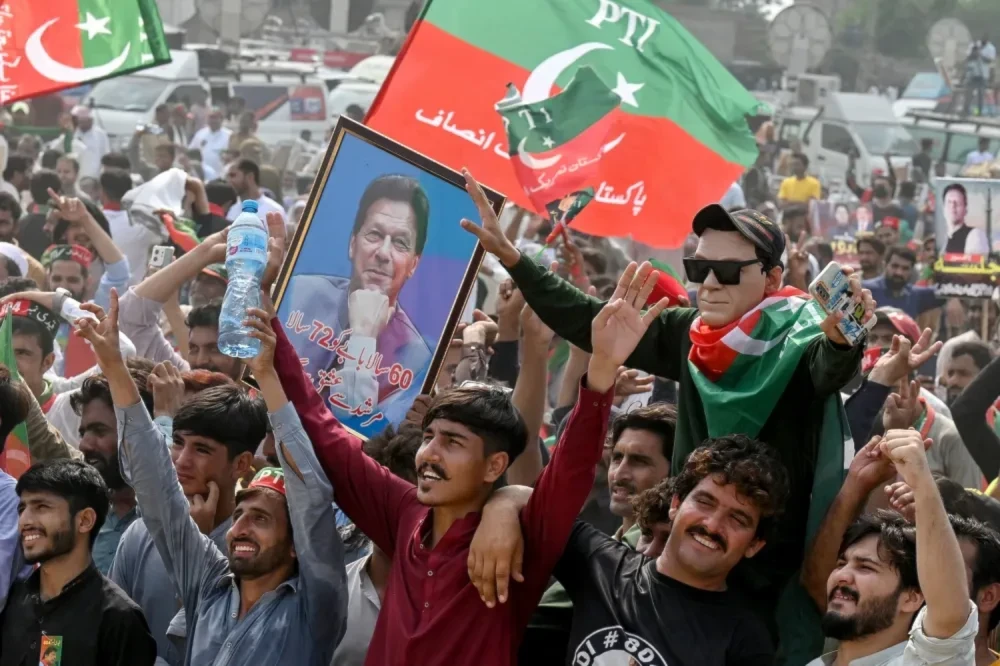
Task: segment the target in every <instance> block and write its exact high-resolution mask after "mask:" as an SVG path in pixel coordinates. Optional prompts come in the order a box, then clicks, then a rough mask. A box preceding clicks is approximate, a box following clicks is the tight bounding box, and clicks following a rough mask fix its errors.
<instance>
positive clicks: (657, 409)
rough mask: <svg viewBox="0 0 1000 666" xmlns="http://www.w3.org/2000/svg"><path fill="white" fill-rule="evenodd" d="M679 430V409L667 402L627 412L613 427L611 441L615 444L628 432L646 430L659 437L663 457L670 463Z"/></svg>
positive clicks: (616, 420) (617, 419)
mask: <svg viewBox="0 0 1000 666" xmlns="http://www.w3.org/2000/svg"><path fill="white" fill-rule="evenodd" d="M676 428H677V408H676V407H674V406H673V405H670V404H667V403H665V402H660V403H654V404H651V405H647V406H646V407H640V408H638V409H633V410H632V411H629V412H625V413H624V414H622V415H621V416H619V417H618V418H616V419H615V421H614V423H613V424H612V425H611V441H612V442H614V443H615V444H617V443H618V439H619V438H620V437H621V436H622V433H623V432H625V431H626V430H645V431H647V432H651V433H653V434H654V435H657V436H658V437H659V438H660V443H661V444H662V450H663V457H664V458H666V459H667V460H668V461H669V460H670V457H671V456H672V455H673V450H674V431H675V429H676Z"/></svg>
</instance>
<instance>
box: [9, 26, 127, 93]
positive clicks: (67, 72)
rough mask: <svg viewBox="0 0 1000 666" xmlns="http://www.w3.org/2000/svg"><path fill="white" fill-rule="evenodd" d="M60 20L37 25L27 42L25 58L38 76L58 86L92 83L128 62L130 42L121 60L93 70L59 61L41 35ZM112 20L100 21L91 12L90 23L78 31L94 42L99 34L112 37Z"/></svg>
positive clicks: (119, 56) (119, 55)
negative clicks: (110, 26) (44, 43)
mask: <svg viewBox="0 0 1000 666" xmlns="http://www.w3.org/2000/svg"><path fill="white" fill-rule="evenodd" d="M58 20H59V19H58V18H54V19H51V20H50V21H48V22H46V23H43V24H42V25H40V26H38V29H37V30H35V31H34V32H33V33H31V35H29V36H28V39H27V41H26V42H25V43H24V55H25V57H27V58H28V62H30V63H31V66H32V67H34V68H35V69H36V70H37V71H38V73H39V74H41V75H42V76H44V77H45V78H47V79H50V80H52V81H55V82H57V83H83V82H84V81H89V80H91V79H99V78H103V77H105V76H109V75H111V74H114V73H115V72H116V71H117V70H118V69H119V68H120V67H121V66H122V65H124V64H125V61H126V60H127V59H128V54H129V51H130V50H131V48H132V44H131V43H128V44H126V45H125V48H123V49H122V52H121V53H119V54H118V57H116V58H114V59H113V60H111V61H110V62H107V63H105V64H103V65H96V66H94V67H70V66H69V65H66V64H64V63H61V62H59V61H58V60H56V59H55V58H53V57H52V56H51V55H49V52H48V51H46V50H45V46H44V45H43V44H42V35H44V34H45V31H46V30H48V29H49V26H51V25H52V24H53V23H55V22H56V21H58ZM109 21H110V19H108V18H104V19H97V18H95V17H94V16H93V15H91V14H90V13H88V14H87V20H86V21H84V22H83V23H78V24H77V26H76V27H77V28H79V29H80V31H81V32H86V33H87V35H88V39H93V38H94V36H95V35H99V34H105V33H107V34H109V35H110V34H111V31H110V30H108V27H107V25H108V22H109Z"/></svg>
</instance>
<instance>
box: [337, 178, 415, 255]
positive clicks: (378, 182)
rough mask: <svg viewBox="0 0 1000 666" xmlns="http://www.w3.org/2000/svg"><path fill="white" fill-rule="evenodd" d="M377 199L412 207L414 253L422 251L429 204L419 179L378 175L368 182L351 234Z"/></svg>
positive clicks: (356, 231) (356, 230)
mask: <svg viewBox="0 0 1000 666" xmlns="http://www.w3.org/2000/svg"><path fill="white" fill-rule="evenodd" d="M379 199H388V200H389V201H398V202H400V203H405V204H409V206H410V208H412V209H413V216H414V218H415V219H416V231H417V241H416V248H415V253H416V254H417V255H418V256H419V255H421V254H423V253H424V243H426V242H427V221H428V219H429V218H430V212H431V205H430V201H428V199H427V193H426V192H424V188H423V187H421V186H420V181H418V180H417V179H416V178H411V177H410V176H400V175H392V174H390V175H386V176H379V177H378V178H376V179H375V180H373V181H372V182H370V183H368V187H366V188H365V192H364V194H362V195H361V202H360V203H359V204H358V213H357V215H355V217H354V228H353V229H352V230H351V236H354V235H355V234H357V233H358V231H360V230H361V227H362V226H363V225H364V223H365V220H366V219H367V218H368V209H369V208H371V207H372V206H373V205H374V204H375V202H376V201H378V200H379Z"/></svg>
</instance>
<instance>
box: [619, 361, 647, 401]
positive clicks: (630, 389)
mask: <svg viewBox="0 0 1000 666" xmlns="http://www.w3.org/2000/svg"><path fill="white" fill-rule="evenodd" d="M655 381H656V377H654V376H653V375H645V376H644V377H640V376H639V371H638V370H636V369H634V368H626V367H625V366H624V365H623V366H622V367H620V368H618V379H617V381H616V382H615V398H621V399H622V400H624V399H625V398H628V397H629V396H633V395H641V394H643V393H646V392H647V391H649V390H650V389H652V388H653V382H655Z"/></svg>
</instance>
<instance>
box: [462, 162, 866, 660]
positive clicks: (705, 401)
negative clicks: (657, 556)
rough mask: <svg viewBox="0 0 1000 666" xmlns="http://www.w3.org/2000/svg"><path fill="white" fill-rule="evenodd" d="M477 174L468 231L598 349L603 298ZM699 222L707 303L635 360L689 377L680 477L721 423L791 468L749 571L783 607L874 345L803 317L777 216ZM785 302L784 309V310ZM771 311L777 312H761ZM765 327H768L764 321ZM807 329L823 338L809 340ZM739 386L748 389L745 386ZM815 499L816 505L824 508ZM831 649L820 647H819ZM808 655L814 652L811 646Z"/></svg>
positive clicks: (655, 370)
mask: <svg viewBox="0 0 1000 666" xmlns="http://www.w3.org/2000/svg"><path fill="white" fill-rule="evenodd" d="M466 179H467V182H468V185H467V189H468V190H469V192H470V194H471V195H472V197H473V200H474V201H475V202H476V204H477V208H478V209H479V213H480V215H481V216H482V219H483V220H484V224H483V226H482V227H480V226H478V225H476V224H474V223H472V222H469V221H468V220H464V221H463V222H462V226H463V228H465V229H466V230H467V231H470V232H472V233H474V234H475V235H476V236H477V237H478V238H479V240H480V242H481V243H482V244H483V246H484V247H485V249H486V250H487V251H489V252H491V253H493V254H495V255H496V256H497V257H498V258H499V259H500V261H501V262H502V263H503V264H504V266H505V267H506V268H507V270H508V271H509V272H510V275H511V277H512V278H513V279H514V281H515V282H516V283H517V285H518V287H520V289H521V291H522V293H523V294H524V297H525V299H526V300H527V302H528V304H529V305H530V306H531V307H532V309H533V310H534V311H535V312H536V313H537V314H538V316H539V317H541V318H542V320H543V321H544V322H545V323H546V324H547V325H548V326H549V327H550V328H552V329H553V330H554V331H555V332H556V333H557V334H558V335H560V336H562V337H563V338H564V339H566V340H568V341H569V342H571V343H572V344H575V345H577V346H579V347H580V348H582V349H584V350H586V349H589V348H590V347H589V345H590V334H589V331H590V329H589V326H590V322H591V320H592V319H593V317H594V316H595V315H596V313H597V312H598V311H599V310H600V308H601V307H602V304H601V303H600V302H599V301H597V300H596V299H594V298H590V297H588V296H587V295H585V294H584V293H582V292H580V291H579V290H577V289H576V288H575V287H573V286H572V285H570V284H569V283H567V282H565V281H563V280H562V279H560V278H559V277H558V276H556V275H554V274H552V273H550V272H547V271H545V270H543V269H542V268H541V267H539V266H537V265H536V264H534V263H533V262H532V261H531V260H530V259H529V258H526V257H522V256H521V254H520V252H518V251H517V249H516V248H515V247H514V245H513V244H512V243H511V242H510V241H509V240H507V238H506V237H505V236H504V235H503V231H502V230H501V229H500V226H499V223H498V221H497V218H496V215H494V214H493V213H492V211H490V209H489V205H488V202H487V201H486V199H485V197H484V195H483V194H482V191H481V190H480V189H479V187H478V184H477V183H476V182H475V180H474V179H473V178H472V177H471V175H470V174H468V173H466ZM693 226H694V232H695V234H696V235H698V237H699V238H698V245H697V249H696V250H695V253H694V256H692V257H688V258H686V259H685V269H686V271H687V273H688V278H689V279H690V280H691V281H692V282H695V283H698V284H699V286H698V309H697V310H695V309H692V308H673V309H671V310H668V311H666V312H664V313H663V314H662V315H661V316H660V317H659V319H658V321H656V322H654V323H653V328H651V329H650V330H649V331H647V332H646V334H645V336H644V337H643V339H642V341H641V342H640V343H639V346H638V348H637V349H636V351H635V352H634V353H633V354H632V355H631V356H630V357H629V359H628V360H627V361H626V362H625V365H626V366H628V367H632V368H637V369H640V370H644V371H646V372H649V373H651V374H654V375H657V376H659V377H663V378H666V379H672V380H676V381H678V382H680V391H679V401H678V405H677V411H678V416H677V429H676V437H675V441H674V450H673V461H672V468H673V471H674V472H675V473H676V472H678V471H679V470H680V469H682V468H683V465H684V462H685V460H686V459H687V457H688V455H689V454H690V453H691V451H693V450H694V449H695V448H696V447H697V446H698V445H699V444H700V443H701V442H702V441H704V440H706V439H708V438H709V436H710V433H712V431H713V429H717V428H718V427H719V424H720V422H721V421H729V422H731V423H733V424H734V425H733V426H732V430H731V432H738V433H741V434H746V435H748V436H751V437H755V438H758V439H760V440H761V441H763V442H766V443H767V444H769V445H770V446H772V447H774V449H775V450H776V451H777V453H778V456H779V458H780V459H781V460H782V462H783V463H784V464H785V466H786V467H787V468H788V470H789V473H790V480H791V494H790V496H789V501H788V504H787V507H788V508H787V514H786V517H785V519H784V520H783V521H782V524H781V528H780V532H779V534H778V535H777V536H776V538H775V539H773V540H772V541H771V542H770V543H769V544H768V547H767V548H766V549H765V550H764V551H763V552H762V553H761V554H760V555H759V556H758V557H757V558H754V561H755V563H756V564H757V565H758V566H754V567H750V566H742V567H738V568H737V571H739V570H740V568H742V569H743V570H744V571H743V573H744V575H743V576H742V580H741V581H740V583H741V584H743V585H745V586H746V587H747V588H748V589H750V590H752V596H753V598H754V600H755V603H757V604H759V605H760V606H761V608H762V610H764V612H765V613H767V612H768V611H773V610H774V608H775V606H776V605H777V599H778V596H779V595H781V593H782V590H783V589H784V587H785V584H786V583H787V582H788V581H789V579H790V578H791V576H792V574H793V572H794V571H795V570H796V569H797V568H798V566H799V563H800V562H801V561H802V555H803V550H804V547H805V542H806V532H807V522H808V524H809V525H810V526H814V525H815V524H816V523H817V522H818V520H819V519H820V518H821V517H822V515H823V513H825V508H826V505H825V503H826V502H829V501H830V500H832V498H833V496H834V495H835V494H836V487H835V486H836V485H839V481H840V475H839V474H835V477H836V478H835V480H834V482H833V485H834V487H833V489H832V490H833V492H832V494H830V493H829V492H826V491H829V490H830V488H829V487H823V488H820V486H819V485H814V481H816V482H817V484H825V483H826V481H827V479H826V478H825V477H824V476H822V475H821V476H820V478H819V479H816V478H814V477H815V476H816V475H815V474H814V472H815V470H817V469H821V468H822V469H826V468H829V467H832V468H833V469H835V470H836V469H843V467H842V465H843V463H844V460H843V448H840V449H839V451H838V450H837V446H838V444H837V442H836V439H837V437H835V436H832V435H831V433H832V432H834V430H836V431H837V432H838V433H840V437H839V439H840V441H839V446H840V447H843V445H844V439H843V429H842V427H841V425H840V423H839V410H838V408H837V405H836V396H837V394H838V391H839V390H840V388H841V387H842V386H843V385H844V384H846V383H847V382H848V381H849V380H850V379H851V378H853V377H854V375H855V374H856V373H857V372H858V369H859V366H860V362H861V354H862V346H860V345H859V346H855V347H852V346H850V345H848V344H847V343H846V341H845V339H844V338H843V337H842V336H841V335H840V333H839V331H838V329H837V323H838V320H837V319H836V318H835V317H834V316H828V317H826V318H825V319H822V323H818V322H819V320H820V319H821V317H818V316H817V317H816V320H815V321H816V328H818V329H819V330H821V331H822V333H819V331H815V328H813V327H812V324H811V323H808V322H807V321H806V319H805V318H804V317H803V314H802V313H804V312H805V310H806V308H809V307H814V306H813V305H811V304H809V303H808V302H807V300H806V299H805V298H804V297H805V295H804V294H802V293H801V292H798V291H796V290H789V289H788V288H784V289H783V288H782V272H783V267H782V263H781V256H782V254H783V252H784V249H785V236H784V234H783V233H782V232H781V230H780V229H779V228H778V227H777V225H775V224H774V223H773V222H772V221H771V220H769V219H768V218H766V217H764V216H763V215H761V214H760V213H758V212H756V211H750V210H744V211H737V212H734V213H732V214H730V213H727V212H726V211H725V209H723V208H722V207H720V206H718V205H714V204H713V205H710V206H707V207H706V208H704V209H703V210H702V211H701V212H699V213H698V215H697V216H696V217H695V220H694V225H693ZM650 272H651V267H650V266H649V265H648V264H644V265H643V267H642V268H639V269H637V267H636V266H635V264H632V265H631V266H629V268H628V269H626V272H625V274H624V275H623V276H622V279H621V280H620V281H619V287H618V292H617V294H624V293H626V292H628V291H630V290H633V289H636V290H637V289H638V288H639V287H638V286H637V285H641V284H642V282H643V281H644V280H645V279H646V278H647V277H648V276H649V274H650ZM846 272H848V273H849V278H848V279H849V286H850V289H851V290H852V291H853V292H854V293H855V294H858V295H859V296H861V297H862V300H863V303H864V310H865V315H864V317H865V318H866V319H867V318H868V317H870V316H872V314H871V313H872V311H873V310H874V303H873V302H872V300H871V295H870V293H868V292H867V290H863V289H862V287H861V280H860V276H859V275H856V274H853V272H851V270H850V269H846ZM776 304H782V305H783V307H782V308H781V309H775V308H774V306H775V305H776ZM765 309H766V310H767V317H766V318H765V317H761V315H760V314H759V313H760V312H761V311H763V310H765ZM793 312H794V314H792V313H793ZM813 312H814V311H813ZM786 313H787V314H786ZM758 318H759V321H758ZM789 319H791V320H792V321H794V322H796V323H794V325H792V326H791V327H789V328H782V329H780V330H779V329H775V332H777V335H774V333H771V334H768V333H767V332H766V331H763V330H761V329H762V328H766V327H767V325H768V324H769V323H772V322H774V321H779V320H781V321H783V322H784V325H785V326H788V325H789ZM761 322H763V326H755V324H759V323H761ZM800 325H802V326H801V327H800ZM806 329H808V330H809V331H810V332H811V331H815V334H810V335H806V333H805V330H806ZM751 333H753V334H757V336H758V337H754V336H753V335H751ZM776 348H780V349H781V353H780V355H779V356H778V357H777V358H775V356H774V355H770V354H768V352H770V351H771V350H774V349H776ZM790 357H791V358H790ZM762 358H766V360H763V361H761V360H760V359H762ZM772 359H773V360H774V361H777V365H784V364H787V363H788V362H789V361H790V360H794V359H797V361H796V362H795V363H794V365H792V366H791V367H788V366H787V365H786V366H785V367H786V368H787V370H788V372H787V375H785V374H783V373H779V374H776V373H775V372H773V371H772V368H771V366H772V365H775V364H774V363H773V362H772ZM736 385H738V386H739V387H740V388H742V389H743V391H740V390H737V388H733V387H735V386H736ZM727 387H730V388H727ZM831 410H832V411H831ZM713 436H714V435H713ZM824 456H828V457H829V456H832V457H830V458H829V459H826V458H825V457H824ZM820 490H823V491H824V492H822V493H821V492H819V491H820ZM811 502H814V503H815V507H814V508H812V509H811V507H810V503H811ZM813 514H816V515H813ZM817 516H818V517H817ZM807 612H808V611H807ZM801 623H802V622H793V623H792V624H801ZM796 628H798V627H796ZM814 637H815V634H814V635H813V636H812V637H811V638H814ZM783 640H786V639H785V637H783ZM787 640H789V641H790V640H791V639H790V638H789V639H787ZM821 647H822V646H821V645H819V646H816V645H812V646H811V648H812V649H814V650H819V649H821ZM802 656H803V659H804V658H805V657H808V652H807V653H805V654H803V655H802ZM799 663H801V661H800V662H799Z"/></svg>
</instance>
